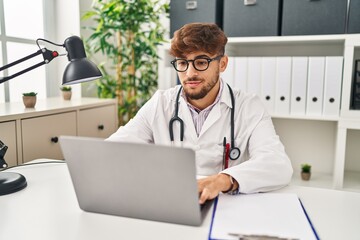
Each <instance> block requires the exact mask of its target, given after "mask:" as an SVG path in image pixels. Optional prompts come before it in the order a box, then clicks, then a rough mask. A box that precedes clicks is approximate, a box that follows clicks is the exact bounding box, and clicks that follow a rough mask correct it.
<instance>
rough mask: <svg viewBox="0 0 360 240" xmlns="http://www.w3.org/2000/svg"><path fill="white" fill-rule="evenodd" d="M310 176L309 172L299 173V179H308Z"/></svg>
mask: <svg viewBox="0 0 360 240" xmlns="http://www.w3.org/2000/svg"><path fill="white" fill-rule="evenodd" d="M310 177H311V173H309V172H302V173H301V179H302V180H305V181H309V180H310Z"/></svg>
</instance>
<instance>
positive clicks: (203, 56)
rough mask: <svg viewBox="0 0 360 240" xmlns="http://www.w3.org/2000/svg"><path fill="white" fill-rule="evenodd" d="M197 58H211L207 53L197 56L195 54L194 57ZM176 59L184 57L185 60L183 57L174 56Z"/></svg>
mask: <svg viewBox="0 0 360 240" xmlns="http://www.w3.org/2000/svg"><path fill="white" fill-rule="evenodd" d="M198 58H209V59H210V58H211V57H209V56H208V55H205V54H204V55H198V56H196V57H195V58H194V59H198ZM176 59H185V60H187V59H186V58H185V57H179V58H176Z"/></svg>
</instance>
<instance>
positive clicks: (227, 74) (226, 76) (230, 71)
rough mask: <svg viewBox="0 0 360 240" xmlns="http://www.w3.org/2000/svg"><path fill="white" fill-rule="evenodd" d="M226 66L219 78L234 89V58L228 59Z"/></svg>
mask: <svg viewBox="0 0 360 240" xmlns="http://www.w3.org/2000/svg"><path fill="white" fill-rule="evenodd" d="M228 59H229V60H228V65H227V67H226V69H225V71H224V72H222V73H221V74H220V75H221V78H222V79H223V80H224V81H225V82H226V83H227V84H229V85H230V87H234V61H235V59H234V57H228Z"/></svg>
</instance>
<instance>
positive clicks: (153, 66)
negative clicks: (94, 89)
mask: <svg viewBox="0 0 360 240" xmlns="http://www.w3.org/2000/svg"><path fill="white" fill-rule="evenodd" d="M169 9H170V8H169V3H168V2H167V1H166V3H164V1H161V0H152V1H149V0H136V1H129V0H107V1H103V0H94V1H93V6H92V10H90V11H88V12H86V13H85V14H84V16H83V18H82V19H83V20H92V22H95V23H96V24H95V26H94V24H92V26H90V27H88V29H89V30H90V32H91V35H90V36H89V37H88V38H87V39H86V41H85V43H86V48H87V52H88V55H89V56H91V55H92V54H94V53H97V52H101V53H102V54H103V55H105V56H104V59H106V64H105V63H100V64H99V65H100V66H99V67H100V69H101V70H102V73H103V78H102V79H100V80H99V81H98V96H99V97H109V98H117V100H118V107H119V111H118V119H119V125H124V124H125V123H126V122H127V121H129V120H130V119H131V118H132V117H133V116H134V115H135V114H136V112H137V111H138V109H139V108H140V107H141V106H142V105H143V104H144V103H145V102H146V101H147V100H148V99H149V98H150V97H151V95H152V94H153V93H154V92H155V91H156V89H157V79H158V59H159V56H158V53H157V52H158V49H157V47H158V45H160V44H161V43H164V42H165V38H164V34H165V33H166V32H167V30H166V28H165V27H164V26H162V24H161V21H160V18H161V16H168V13H169Z"/></svg>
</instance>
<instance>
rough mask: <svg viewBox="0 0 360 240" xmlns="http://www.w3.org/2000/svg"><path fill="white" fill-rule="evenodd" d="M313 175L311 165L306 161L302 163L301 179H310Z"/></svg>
mask: <svg viewBox="0 0 360 240" xmlns="http://www.w3.org/2000/svg"><path fill="white" fill-rule="evenodd" d="M310 177H311V165H310V164H307V163H304V164H301V179H302V180H305V181H308V180H309V179H310Z"/></svg>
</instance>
